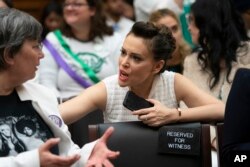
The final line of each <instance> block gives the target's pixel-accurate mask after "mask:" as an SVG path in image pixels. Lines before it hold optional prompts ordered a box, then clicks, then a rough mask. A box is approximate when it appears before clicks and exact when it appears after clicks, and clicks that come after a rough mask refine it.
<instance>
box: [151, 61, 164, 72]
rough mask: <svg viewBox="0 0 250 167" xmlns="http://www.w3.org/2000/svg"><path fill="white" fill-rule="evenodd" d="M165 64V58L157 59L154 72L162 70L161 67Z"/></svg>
mask: <svg viewBox="0 0 250 167" xmlns="http://www.w3.org/2000/svg"><path fill="white" fill-rule="evenodd" d="M164 65H165V61H164V60H159V61H157V62H156V63H155V66H154V69H153V71H154V73H155V74H158V73H159V72H160V71H161V69H162V68H163V67H164Z"/></svg>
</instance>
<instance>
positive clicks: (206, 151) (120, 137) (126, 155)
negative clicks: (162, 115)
mask: <svg viewBox="0 0 250 167" xmlns="http://www.w3.org/2000/svg"><path fill="white" fill-rule="evenodd" d="M181 125H182V126H183V125H185V124H181ZM110 126H113V127H114V128H115V131H114V133H113V134H112V136H111V137H110V139H109V141H108V147H109V148H110V149H112V150H118V151H120V152H121V154H120V156H119V157H118V158H117V159H115V160H112V163H113V164H114V166H117V167H140V166H143V167H152V166H157V167H166V166H174V167H211V145H210V126H209V125H208V124H198V125H197V124H196V125H195V126H196V127H194V128H197V126H198V128H200V132H201V133H200V135H201V137H200V139H201V140H200V143H197V145H200V149H201V150H200V154H199V155H179V154H162V153H159V148H158V146H159V133H158V132H159V130H160V128H152V127H149V126H147V125H145V124H143V123H142V122H139V121H135V122H119V123H102V124H97V125H90V126H89V138H90V141H93V140H95V139H97V138H99V137H100V136H101V135H102V134H103V133H104V132H105V130H106V129H107V128H108V127H110ZM167 126H172V125H167ZM175 126H178V124H175ZM164 127H165V126H164Z"/></svg>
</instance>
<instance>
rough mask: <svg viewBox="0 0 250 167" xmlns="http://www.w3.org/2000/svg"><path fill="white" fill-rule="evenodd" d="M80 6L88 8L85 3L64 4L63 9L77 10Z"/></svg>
mask: <svg viewBox="0 0 250 167" xmlns="http://www.w3.org/2000/svg"><path fill="white" fill-rule="evenodd" d="M82 6H89V5H88V4H86V3H64V4H63V8H67V7H71V8H73V9H79V8H80V7H82Z"/></svg>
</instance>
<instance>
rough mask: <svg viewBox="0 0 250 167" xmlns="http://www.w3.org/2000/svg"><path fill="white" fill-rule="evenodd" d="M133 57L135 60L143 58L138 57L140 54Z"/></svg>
mask: <svg viewBox="0 0 250 167" xmlns="http://www.w3.org/2000/svg"><path fill="white" fill-rule="evenodd" d="M133 59H134V60H135V61H137V62H138V61H141V58H140V57H138V56H133Z"/></svg>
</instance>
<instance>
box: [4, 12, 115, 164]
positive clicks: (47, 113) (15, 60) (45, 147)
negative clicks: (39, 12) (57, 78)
mask: <svg viewBox="0 0 250 167" xmlns="http://www.w3.org/2000/svg"><path fill="white" fill-rule="evenodd" d="M0 18H1V19H0V39H1V40H0V106H1V112H0V164H1V165H0V166H4V167H27V166H32V167H39V166H41V167H45V166H46V167H52V166H53V167H59V166H72V167H73V166H84V165H85V167H92V166H106V167H111V166H113V165H112V164H111V162H110V161H109V158H115V157H117V156H118V155H119V152H113V151H111V150H109V149H108V148H107V146H106V141H107V139H108V138H109V137H110V135H111V133H112V131H113V128H110V129H108V130H107V131H106V132H105V134H104V135H103V136H102V137H101V138H100V139H99V140H97V141H95V142H93V143H89V144H87V145H85V146H83V147H82V148H81V149H80V148H79V147H78V146H77V145H76V144H74V143H73V142H72V140H71V138H70V134H69V131H68V127H67V126H66V125H65V123H64V122H63V120H62V118H61V116H60V114H59V112H58V103H57V100H56V97H55V95H54V94H53V93H51V91H50V90H49V89H48V88H46V87H44V86H41V85H39V84H36V83H34V82H27V81H28V80H30V79H32V78H34V76H35V72H36V70H37V67H38V65H39V62H40V60H41V59H42V58H43V57H44V54H43V52H42V50H41V45H40V38H41V33H42V26H41V24H40V23H39V22H38V21H37V20H35V19H34V18H33V17H32V16H30V15H28V14H26V13H24V12H21V11H18V10H16V9H10V8H3V9H1V10H0ZM25 119H27V120H28V121H27V120H26V121H25ZM31 122H32V123H33V124H34V125H33V126H32V123H31ZM25 127H26V130H24V129H23V128H25ZM28 127H29V129H28ZM31 130H33V132H32V131H31ZM24 131H26V135H25V136H24V134H22V133H24ZM35 132H36V133H35ZM37 140H40V142H37Z"/></svg>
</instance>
